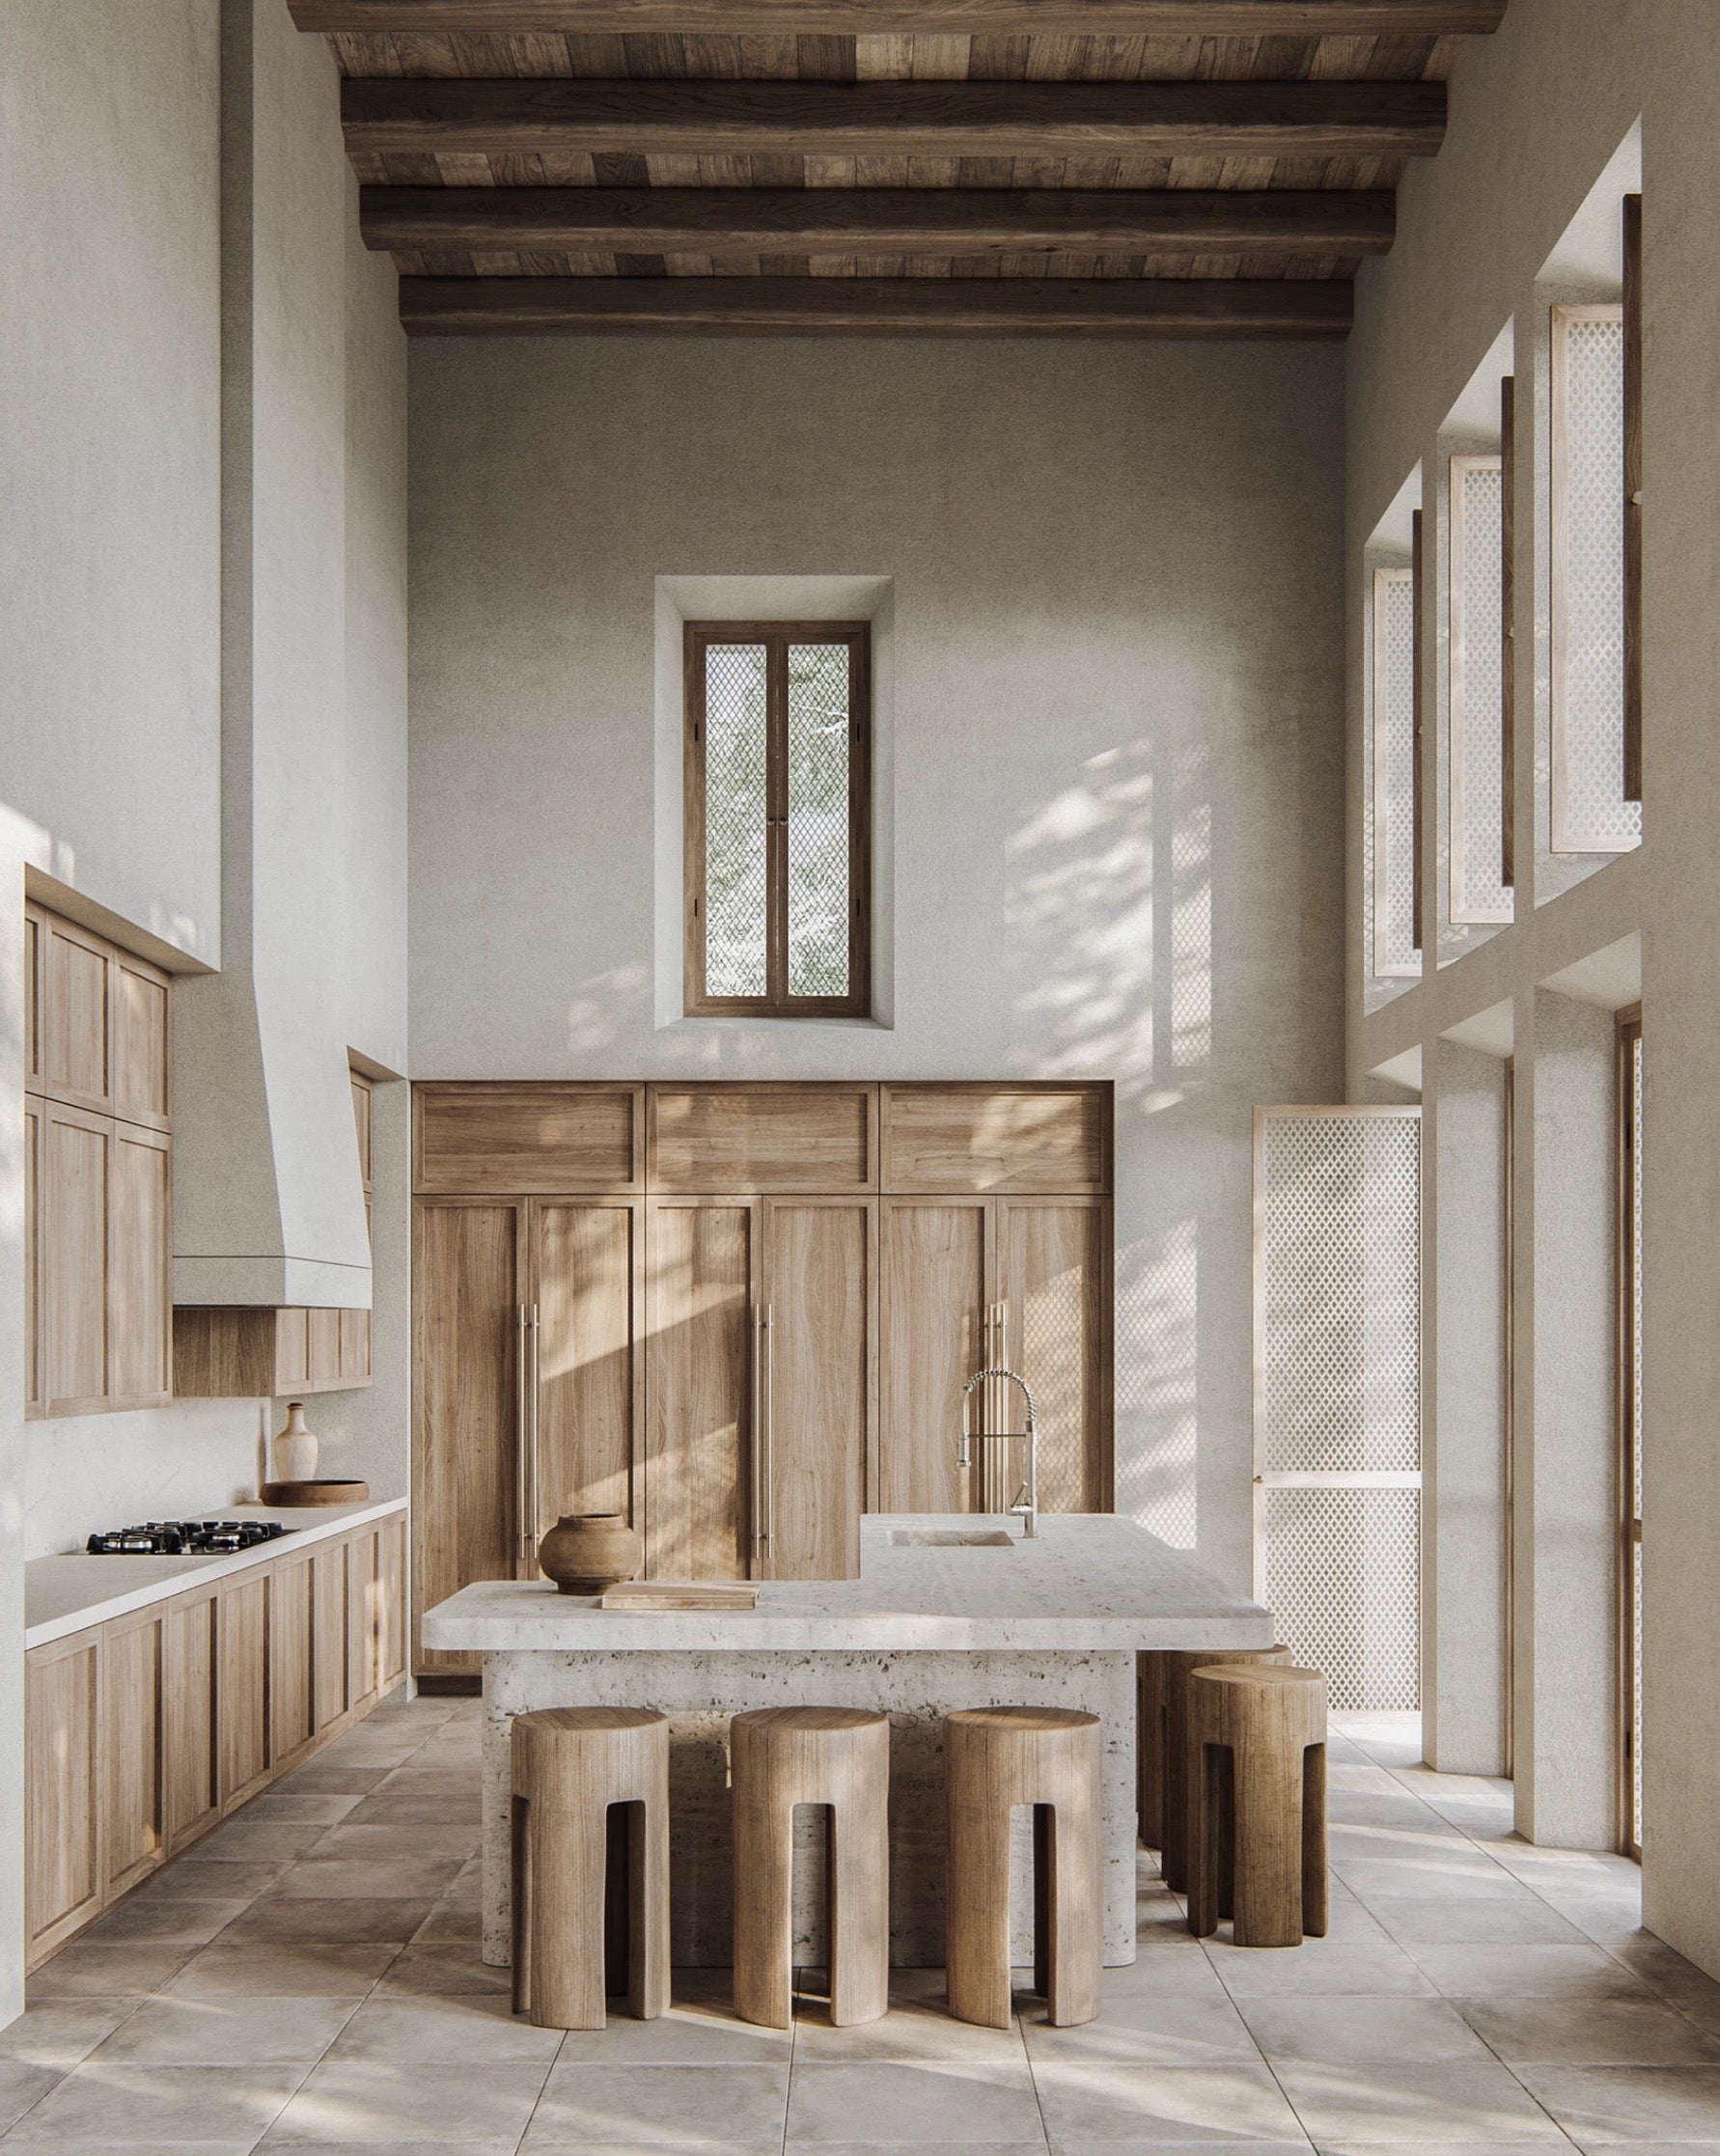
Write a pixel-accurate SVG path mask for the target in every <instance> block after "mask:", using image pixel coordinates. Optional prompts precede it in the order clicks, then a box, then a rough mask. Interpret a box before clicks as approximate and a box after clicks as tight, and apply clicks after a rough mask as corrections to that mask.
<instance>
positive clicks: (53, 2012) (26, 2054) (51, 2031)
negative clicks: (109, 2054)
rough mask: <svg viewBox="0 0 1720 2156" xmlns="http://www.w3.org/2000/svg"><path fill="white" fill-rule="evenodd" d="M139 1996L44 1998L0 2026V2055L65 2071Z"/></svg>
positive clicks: (108, 2033) (129, 2010)
mask: <svg viewBox="0 0 1720 2156" xmlns="http://www.w3.org/2000/svg"><path fill="white" fill-rule="evenodd" d="M142 2004H143V2001H142V1999H139V1998H133V1997H125V1998H119V1999H45V2000H43V2001H42V2004H40V2005H36V2006H32V2007H30V2008H29V2009H28V2010H27V2011H26V2012H24V2013H22V2014H20V2015H19V2016H18V2018H17V2020H16V2021H14V2023H13V2024H12V2025H11V2027H10V2028H7V2029H0V2059H21V2060H23V2062H24V2063H25V2064H26V2065H31V2066H53V2067H56V2068H58V2070H59V2071H60V2072H61V2073H66V2072H69V2070H70V2068H71V2067H73V2066H75V2065H76V2064H77V2063H78V2061H79V2060H80V2059H87V2058H88V2057H89V2056H90V2054H91V2052H93V2051H94V2050H95V2049H96V2047H97V2044H99V2043H104V2042H105V2041H106V2040H107V2038H108V2037H109V2036H111V2035H112V2034H113V2032H114V2031H115V2030H116V2029H118V2028H119V2026H120V2024H121V2023H122V2022H123V2021H124V2020H125V2018H126V2016H127V2015H129V2014H133V2013H135V2012H136V2011H137V2009H138V2007H139V2006H141V2005H142Z"/></svg>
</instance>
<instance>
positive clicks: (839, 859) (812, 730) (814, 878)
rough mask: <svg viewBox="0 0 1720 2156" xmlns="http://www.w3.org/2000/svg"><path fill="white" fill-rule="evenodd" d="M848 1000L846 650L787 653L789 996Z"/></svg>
mask: <svg viewBox="0 0 1720 2156" xmlns="http://www.w3.org/2000/svg"><path fill="white" fill-rule="evenodd" d="M847 992H848V648H847V646H846V644H791V645H790V647H789V993H790V995H791V996H846V994H847Z"/></svg>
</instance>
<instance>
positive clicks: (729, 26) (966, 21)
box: [288, 0, 1506, 47]
mask: <svg viewBox="0 0 1720 2156" xmlns="http://www.w3.org/2000/svg"><path fill="white" fill-rule="evenodd" d="M288 4H289V7H290V9H291V14H292V19H293V21H294V22H295V23H297V25H298V27H299V28H300V29H301V30H324V31H331V32H345V33H353V34H357V35H360V36H367V35H368V36H373V37H374V36H375V35H377V34H378V33H380V32H383V31H389V30H400V31H406V32H415V33H418V34H419V35H421V36H422V35H424V34H426V33H431V32H466V33H470V34H472V35H474V36H479V35H483V36H489V37H495V38H498V39H504V38H505V39H506V40H507V41H509V42H510V43H513V44H524V43H527V42H533V43H540V44H541V43H547V42H548V40H549V38H550V37H559V36H561V35H563V34H566V35H567V36H569V37H582V38H595V37H624V36H627V35H629V34H630V35H631V36H633V37H635V38H638V39H645V38H652V39H655V40H659V41H663V42H664V43H666V44H668V43H674V44H680V42H682V41H687V42H688V43H704V42H707V41H712V42H720V41H723V40H725V39H728V40H739V39H742V38H745V39H759V38H772V37H774V38H778V39H784V40H795V41H800V42H802V43H804V42H805V41H808V40H815V39H817V40H821V39H829V38H842V39H846V38H851V37H854V36H856V35H858V36H860V37H862V38H865V39H868V40H874V41H877V42H880V43H882V42H884V41H886V40H889V41H897V42H901V43H903V44H908V45H913V44H915V43H920V44H933V45H935V44H937V43H939V42H946V41H955V42H959V43H962V44H965V43H966V41H968V40H969V39H990V38H1010V39H1013V40H1020V41H1027V40H1029V39H1032V40H1035V41H1043V42H1045V43H1051V42H1053V41H1057V40H1060V39H1062V40H1068V41H1072V42H1073V43H1075V44H1077V45H1080V46H1083V47H1085V46H1086V45H1088V44H1090V43H1093V42H1096V41H1100V40H1104V39H1117V40H1129V41H1142V40H1148V39H1162V40H1166V41H1170V40H1178V41H1190V42H1193V43H1195V44H1196V45H1197V46H1198V45H1204V44H1208V43H1210V42H1211V41H1215V40H1218V39H1225V38H1244V39H1249V40H1260V39H1266V40H1271V41H1277V40H1280V39H1293V38H1345V39H1362V38H1447V37H1460V36H1465V35H1478V34H1484V33H1486V32H1489V31H1493V30H1496V29H1497V28H1498V27H1499V25H1500V23H1501V21H1502V20H1503V19H1504V16H1505V5H1506V0H288ZM534 34H537V35H534Z"/></svg>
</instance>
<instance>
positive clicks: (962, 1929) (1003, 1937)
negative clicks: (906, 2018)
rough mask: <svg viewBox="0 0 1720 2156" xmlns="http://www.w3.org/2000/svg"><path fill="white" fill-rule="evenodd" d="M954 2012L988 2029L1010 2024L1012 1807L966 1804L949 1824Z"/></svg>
mask: <svg viewBox="0 0 1720 2156" xmlns="http://www.w3.org/2000/svg"><path fill="white" fill-rule="evenodd" d="M950 1828H951V1832H950V1872H949V1945H948V1948H947V1949H946V1958H947V1963H948V1967H947V1970H946V1976H947V1978H948V1982H949V1992H950V2011H951V2012H952V2013H953V2014H954V2015H955V2016H956V2018H957V2021H972V2022H977V2023H979V2024H980V2026H981V2027H982V2028H985V2029H1007V2028H1008V2027H1009V2026H1010V1808H1009V1807H1008V1805H1002V1804H991V1805H985V1806H983V1807H982V1806H978V1805H976V1806H973V1807H967V1806H963V1808H962V1811H961V1816H960V1820H959V1823H957V1819H956V1817H955V1816H954V1814H953V1813H952V1817H951V1821H950Z"/></svg>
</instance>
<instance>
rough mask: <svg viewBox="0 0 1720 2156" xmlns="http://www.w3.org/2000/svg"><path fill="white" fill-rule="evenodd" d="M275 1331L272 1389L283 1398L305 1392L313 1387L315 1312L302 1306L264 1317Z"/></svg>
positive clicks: (267, 1327) (266, 1328) (265, 1321)
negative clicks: (312, 1314) (313, 1327)
mask: <svg viewBox="0 0 1720 2156" xmlns="http://www.w3.org/2000/svg"><path fill="white" fill-rule="evenodd" d="M271 1319H272V1331H273V1334H274V1366H273V1368H272V1370H271V1372H270V1376H269V1382H268V1390H269V1392H270V1393H272V1394H274V1395H275V1396H277V1397H279V1398H284V1397H285V1396H287V1395H288V1394H290V1393H304V1392H308V1391H309V1390H310V1386H311V1313H310V1312H309V1311H306V1310H300V1309H286V1310H277V1311H273V1312H271V1313H265V1315H264V1318H263V1319H262V1320H261V1322H262V1324H263V1325H264V1330H265V1332H266V1331H268V1330H270V1329H271V1324H270V1320H271Z"/></svg>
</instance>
